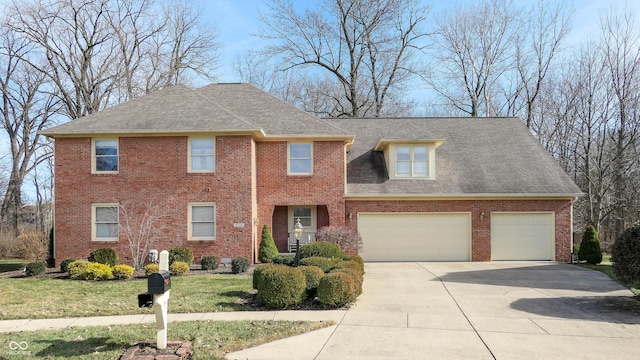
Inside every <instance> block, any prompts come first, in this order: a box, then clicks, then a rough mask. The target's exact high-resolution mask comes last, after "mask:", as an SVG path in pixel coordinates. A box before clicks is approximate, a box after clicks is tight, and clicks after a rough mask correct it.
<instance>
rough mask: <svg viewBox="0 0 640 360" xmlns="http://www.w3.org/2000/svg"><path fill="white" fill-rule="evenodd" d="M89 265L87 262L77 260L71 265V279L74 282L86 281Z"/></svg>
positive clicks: (69, 268)
mask: <svg viewBox="0 0 640 360" xmlns="http://www.w3.org/2000/svg"><path fill="white" fill-rule="evenodd" d="M88 267H89V263H88V262H86V261H81V260H76V261H74V262H72V263H71V264H69V267H68V270H69V277H70V278H71V279H74V280H84V279H85V276H86V273H87V268H88Z"/></svg>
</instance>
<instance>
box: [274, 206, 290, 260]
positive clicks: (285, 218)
mask: <svg viewBox="0 0 640 360" xmlns="http://www.w3.org/2000/svg"><path fill="white" fill-rule="evenodd" d="M288 223H289V209H288V208H287V207H286V206H276V207H275V208H274V209H273V228H272V235H273V240H274V242H275V243H276V247H277V248H278V251H280V252H289V240H288V238H289V229H288Z"/></svg>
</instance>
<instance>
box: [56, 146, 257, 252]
mask: <svg viewBox="0 0 640 360" xmlns="http://www.w3.org/2000/svg"><path fill="white" fill-rule="evenodd" d="M252 142H253V139H252V138H251V137H250V136H218V137H216V171H215V172H214V173H211V174H194V173H187V137H122V138H120V140H119V154H120V158H119V161H120V162H119V173H118V174H91V139H90V138H61V139H56V143H55V151H56V153H55V155H56V165H55V171H56V191H55V203H56V210H55V222H56V226H55V235H56V261H57V262H58V263H59V262H60V261H62V260H64V259H66V258H86V257H88V256H89V253H90V252H91V251H92V250H94V249H97V248H102V247H113V248H114V249H116V250H117V251H118V253H119V256H120V259H121V262H122V263H129V264H130V263H131V255H130V252H129V250H128V248H127V246H128V242H127V241H126V240H125V239H124V237H123V232H122V231H121V232H120V240H119V241H117V242H102V241H98V242H93V241H91V226H92V224H91V205H92V204H93V203H120V204H132V207H131V208H132V209H138V210H140V209H142V208H144V206H142V205H144V204H148V203H149V202H150V201H153V202H154V203H161V202H165V203H166V204H170V205H169V206H168V208H167V209H166V211H167V212H170V216H169V218H168V219H167V220H166V221H165V222H164V224H165V225H166V227H165V230H164V231H163V233H162V235H161V236H160V238H159V239H158V242H157V243H156V244H155V245H154V246H153V248H156V249H158V250H164V249H166V250H169V249H170V248H172V247H174V246H177V245H181V246H186V247H188V248H190V249H192V250H193V252H194V255H195V257H196V260H195V261H196V262H199V257H200V256H205V255H215V256H217V257H232V258H235V257H238V256H243V257H246V258H248V259H252V244H253V236H254V234H255V230H254V229H253V226H252V224H253V218H254V217H255V214H254V213H252V197H253V198H255V186H253V187H252V171H251V161H252V156H253V154H252V153H253V147H252ZM189 202H215V203H216V221H217V224H216V232H217V233H216V240H213V241H188V240H187V229H188V225H187V210H188V203H189ZM138 215H139V214H138ZM120 216H121V217H122V216H123V215H122V212H121V214H120ZM133 217H135V215H134V216H132V218H133ZM120 222H121V224H122V223H123V219H121V221H120ZM240 223H242V224H244V227H236V226H234V224H240Z"/></svg>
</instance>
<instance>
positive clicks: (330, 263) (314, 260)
mask: <svg viewBox="0 0 640 360" xmlns="http://www.w3.org/2000/svg"><path fill="white" fill-rule="evenodd" d="M341 261H342V259H338V258H327V257H322V256H314V257H308V258H304V259H301V260H300V265H303V266H317V267H319V268H320V269H322V271H324V272H325V273H328V272H329V271H331V270H333V269H334V268H335V267H336V265H337V264H338V263H339V262H341Z"/></svg>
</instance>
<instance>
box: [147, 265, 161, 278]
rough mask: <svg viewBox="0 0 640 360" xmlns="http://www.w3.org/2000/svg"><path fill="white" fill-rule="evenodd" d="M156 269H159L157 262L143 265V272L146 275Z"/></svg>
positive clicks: (155, 271)
mask: <svg viewBox="0 0 640 360" xmlns="http://www.w3.org/2000/svg"><path fill="white" fill-rule="evenodd" d="M158 271H160V265H158V264H147V265H146V266H145V267H144V274H145V275H146V276H149V275H151V274H154V273H157V272H158Z"/></svg>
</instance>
